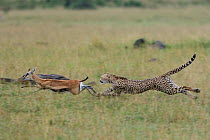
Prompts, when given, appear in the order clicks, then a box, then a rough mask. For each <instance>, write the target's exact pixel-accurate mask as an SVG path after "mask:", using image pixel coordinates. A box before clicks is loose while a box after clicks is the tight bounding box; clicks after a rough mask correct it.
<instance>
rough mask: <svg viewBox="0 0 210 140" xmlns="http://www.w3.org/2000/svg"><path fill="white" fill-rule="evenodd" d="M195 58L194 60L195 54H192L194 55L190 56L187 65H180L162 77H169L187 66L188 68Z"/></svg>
mask: <svg viewBox="0 0 210 140" xmlns="http://www.w3.org/2000/svg"><path fill="white" fill-rule="evenodd" d="M195 58H196V53H194V55H193V56H192V58H191V59H190V60H189V61H188V62H187V63H185V64H183V65H181V66H180V67H178V68H176V69H174V70H171V71H169V72H167V73H165V74H163V75H162V76H170V75H172V74H175V73H177V72H179V71H181V70H183V69H184V68H186V67H187V66H189V65H190V64H191V63H192V62H193V61H194V60H195Z"/></svg>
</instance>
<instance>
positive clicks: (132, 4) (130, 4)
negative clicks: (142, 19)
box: [123, 0, 143, 7]
mask: <svg viewBox="0 0 210 140" xmlns="http://www.w3.org/2000/svg"><path fill="white" fill-rule="evenodd" d="M123 5H124V6H125V7H143V4H142V3H141V2H140V1H134V0H130V1H127V2H125V3H124V4H123Z"/></svg>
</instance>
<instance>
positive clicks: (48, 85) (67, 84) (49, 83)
mask: <svg viewBox="0 0 210 140" xmlns="http://www.w3.org/2000/svg"><path fill="white" fill-rule="evenodd" d="M35 70H36V69H34V70H33V71H30V70H29V72H28V73H27V74H26V75H25V77H26V76H27V75H31V76H32V78H33V80H34V81H35V82H36V83H37V85H35V86H23V87H37V88H39V90H41V89H51V90H57V91H58V92H60V91H59V90H62V89H65V90H66V91H68V92H70V93H72V94H73V95H78V94H79V93H80V92H81V91H82V90H84V89H85V88H86V89H88V88H89V89H91V88H92V87H91V86H87V85H83V86H84V88H83V89H80V88H81V87H80V84H81V82H83V81H85V80H87V79H88V77H87V78H86V79H84V80H78V79H74V80H56V79H41V78H39V77H38V76H37V75H36V74H35V73H34V71H35ZM90 87H91V88H90ZM91 90H93V89H91ZM88 91H89V90H88ZM93 91H94V90H93ZM89 92H90V91H89Z"/></svg>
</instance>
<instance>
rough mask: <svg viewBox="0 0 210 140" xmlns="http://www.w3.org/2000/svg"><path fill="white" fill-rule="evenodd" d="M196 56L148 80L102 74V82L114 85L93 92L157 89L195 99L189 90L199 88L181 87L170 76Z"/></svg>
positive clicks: (111, 92)
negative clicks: (104, 89) (102, 90)
mask: <svg viewBox="0 0 210 140" xmlns="http://www.w3.org/2000/svg"><path fill="white" fill-rule="evenodd" d="M195 57H196V54H194V55H193V57H192V58H191V59H190V60H189V61H188V62H187V63H186V64H183V65H182V66H180V67H178V68H176V69H174V70H171V71H169V72H167V73H165V74H163V75H161V76H157V77H154V78H151V79H146V80H130V79H127V78H125V77H120V76H116V75H113V74H109V73H106V74H104V75H102V76H101V78H100V83H111V84H112V87H110V88H109V89H108V90H106V91H104V92H100V93H92V94H93V95H95V96H119V95H120V94H121V93H129V94H136V93H142V92H145V91H147V90H157V91H162V92H164V93H167V94H169V95H174V94H177V93H183V94H185V95H188V96H189V97H191V98H193V99H196V98H197V97H196V96H194V95H193V94H191V93H190V92H188V91H193V92H197V93H199V92H200V90H199V89H193V88H191V87H187V86H181V87H180V86H178V85H176V84H175V83H174V82H173V81H172V80H171V79H170V78H169V77H168V76H170V75H172V74H175V73H177V72H179V71H181V70H182V69H184V68H186V67H187V66H189V65H190V64H191V63H192V62H193V61H194V60H195Z"/></svg>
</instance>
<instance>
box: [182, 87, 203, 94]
mask: <svg viewBox="0 0 210 140" xmlns="http://www.w3.org/2000/svg"><path fill="white" fill-rule="evenodd" d="M183 88H184V89H185V90H189V91H193V92H196V93H200V92H201V91H200V90H199V89H193V88H191V87H187V86H183Z"/></svg>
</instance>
